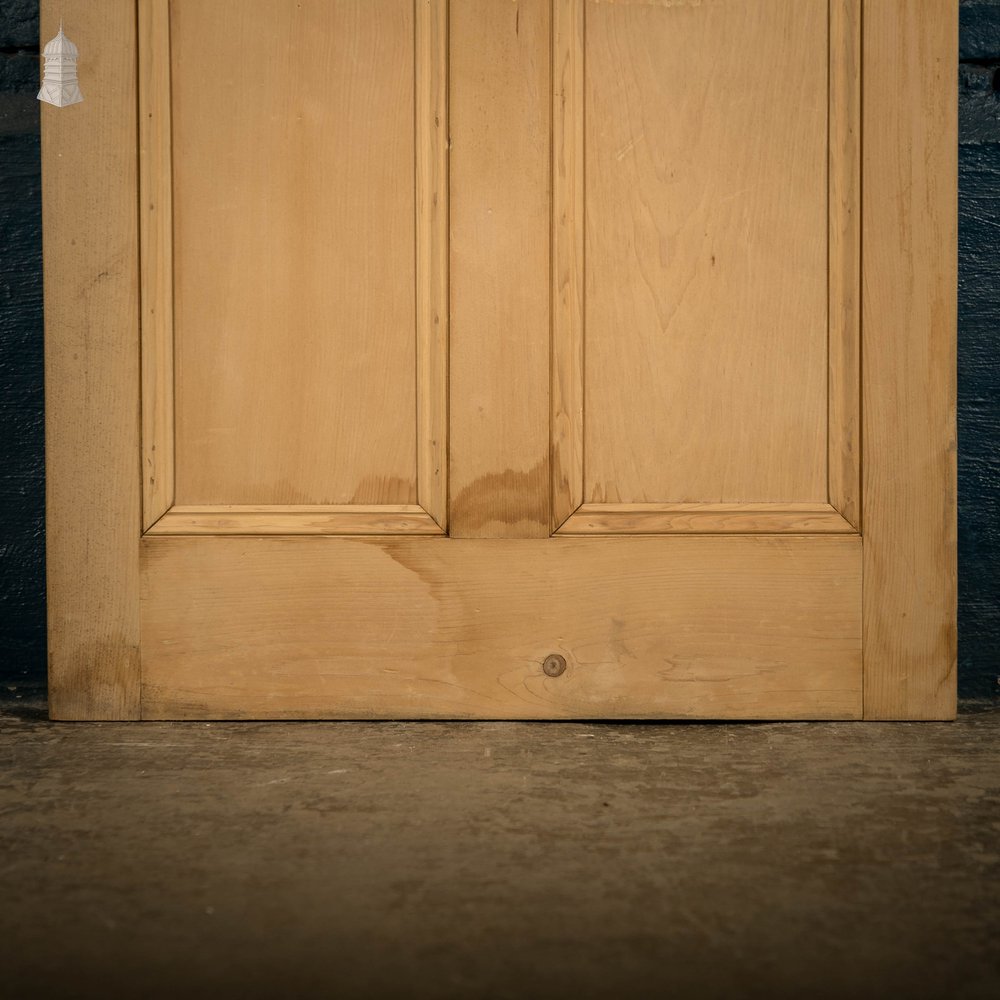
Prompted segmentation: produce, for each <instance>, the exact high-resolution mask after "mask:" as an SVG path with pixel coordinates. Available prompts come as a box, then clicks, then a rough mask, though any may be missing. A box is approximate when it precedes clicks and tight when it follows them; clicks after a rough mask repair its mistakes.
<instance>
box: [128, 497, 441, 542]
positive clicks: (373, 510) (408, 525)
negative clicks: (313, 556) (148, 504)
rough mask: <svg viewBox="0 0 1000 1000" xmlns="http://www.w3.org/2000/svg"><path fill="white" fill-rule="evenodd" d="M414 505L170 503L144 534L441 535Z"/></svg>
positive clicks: (425, 512)
mask: <svg viewBox="0 0 1000 1000" xmlns="http://www.w3.org/2000/svg"><path fill="white" fill-rule="evenodd" d="M443 534H444V531H443V529H442V528H441V526H440V525H439V524H438V523H437V521H436V520H435V519H434V518H433V517H431V515H430V514H428V513H427V511H426V510H424V509H423V507H420V506H418V505H417V504H370V505H369V504H331V505H315V506H313V505H310V504H284V505H277V504H276V505H250V504H217V505H187V504H182V505H178V506H174V507H171V508H170V510H168V511H167V512H166V513H165V514H164V515H163V516H162V517H161V518H160V519H159V520H158V521H156V523H155V524H153V525H152V526H151V527H150V528H148V529H147V530H146V535H443Z"/></svg>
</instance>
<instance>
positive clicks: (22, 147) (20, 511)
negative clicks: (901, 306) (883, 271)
mask: <svg viewBox="0 0 1000 1000" xmlns="http://www.w3.org/2000/svg"><path fill="white" fill-rule="evenodd" d="M961 16H962V37H961V58H962V65H961V72H960V78H959V102H960V103H959V107H960V113H961V128H960V134H961V148H960V158H959V171H960V179H959V212H960V235H959V243H960V246H959V275H960V277H959V359H958V369H959V370H958V375H959V400H958V404H959V413H958V417H959V420H958V422H959V685H960V690H961V693H962V694H963V695H964V696H966V697H996V696H997V695H998V694H1000V687H998V676H1000V0H963V2H962V5H961ZM37 87H38V4H37V0H2V8H0V683H2V684H3V685H4V687H6V688H8V689H11V688H18V687H33V686H38V685H41V684H43V683H44V677H45V624H44V598H45V588H44V534H43V526H44V479H43V453H42V302H41V212H40V206H39V196H40V186H39V143H38V108H37V102H36V101H35V92H36V90H37Z"/></svg>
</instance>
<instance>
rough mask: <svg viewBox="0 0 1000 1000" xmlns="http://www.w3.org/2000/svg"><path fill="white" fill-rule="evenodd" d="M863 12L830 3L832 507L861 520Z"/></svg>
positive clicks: (850, 3)
mask: <svg viewBox="0 0 1000 1000" xmlns="http://www.w3.org/2000/svg"><path fill="white" fill-rule="evenodd" d="M861 5H862V0H830V71H829V72H830V113H829V151H828V165H829V215H830V223H829V235H828V244H829V272H830V273H829V306H828V312H829V359H828V360H829V373H828V384H827V396H828V413H829V419H828V425H827V426H828V435H829V442H828V445H829V447H828V455H829V459H828V480H829V482H828V486H829V496H830V503H831V504H832V505H833V507H834V508H835V509H836V510H838V511H839V512H840V513H841V514H842V515H843V517H844V519H845V520H846V521H848V522H849V523H850V524H852V525H854V527H858V525H859V524H860V518H861Z"/></svg>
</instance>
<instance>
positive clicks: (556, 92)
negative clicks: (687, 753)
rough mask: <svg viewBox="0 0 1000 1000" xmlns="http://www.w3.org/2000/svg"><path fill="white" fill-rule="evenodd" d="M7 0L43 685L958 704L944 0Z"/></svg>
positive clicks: (951, 179) (578, 709)
mask: <svg viewBox="0 0 1000 1000" xmlns="http://www.w3.org/2000/svg"><path fill="white" fill-rule="evenodd" d="M42 13H43V34H44V35H46V37H51V35H52V34H54V33H55V31H56V25H57V19H58V17H59V16H63V17H64V18H65V19H66V20H67V22H71V23H72V30H71V31H70V36H71V37H72V38H73V40H74V41H75V42H76V43H77V44H78V45H79V46H80V52H81V57H80V79H81V86H82V89H83V92H84V95H85V96H84V102H83V103H82V104H79V105H75V106H73V107H71V108H66V109H54V108H49V107H43V109H42V129H43V155H44V176H43V198H44V226H45V296H46V406H47V410H46V434H47V455H46V461H47V479H48V487H47V489H48V496H47V505H48V536H47V539H48V540H47V545H48V557H47V558H48V575H49V582H48V587H49V647H50V693H51V699H52V701H51V705H52V708H51V710H52V714H53V715H54V716H55V717H58V718H67V719H72V718H81V719H83V718H136V717H139V716H140V715H141V716H142V717H145V718H213V717H225V718H251V717H262V718H271V717H282V718H306V717H316V718H392V717H406V718H419V717H434V718H449V717H452V718H469V719H472V718H525V719H529V718H531V719H542V718H586V717H590V718H592V717H603V718H671V717H673V718H747V719H752V718H795V719H806V718H860V717H866V718H873V719H891V718H914V719H919V718H949V717H951V716H952V715H953V714H954V711H955V534H956V532H955V478H954V477H955V465H954V448H955V442H954V405H955V372H954V362H955V290H956V274H955V229H956V198H955V193H956V174H957V165H956V152H955V149H956V146H955V142H956V111H955V106H954V101H953V94H954V79H955V73H956V54H955V53H956V51H957V50H956V45H957V39H956V26H957V8H956V5H955V3H954V2H953V0H926V2H917V0H830V3H827V2H826V0H768V2H763V0H760V2H754V0H745V2H744V0H724V2H718V3H679V4H678V3H672V2H663V3H660V2H646V0H643V2H632V0H622V2H615V3H609V2H603V0H518V2H514V3H512V2H511V0H475V2H471V0H462V2H459V0H455V2H453V3H448V2H447V0H412V2H402V0H370V2H353V0H239V2H237V0H217V2H213V3H212V4H203V3H198V2H195V0H169V2H168V0H138V5H135V4H133V3H131V2H129V0H109V2H108V3H105V4H99V5H98V4H91V5H84V4H83V3H82V2H81V0H67V3H65V4H63V6H62V7H60V8H59V9H58V10H56V8H55V7H54V5H53V4H52V3H51V0H43V12H42ZM67 29H68V30H69V24H67ZM720 67H725V71H724V72H722V71H721V70H720ZM265 140H266V141H265ZM350 536H354V537H350ZM447 536H450V537H447ZM552 655H557V656H561V657H564V658H565V660H566V664H567V666H566V670H565V672H564V673H562V674H560V675H559V676H549V675H547V674H546V673H545V671H543V670H542V666H541V665H542V663H543V662H544V661H545V659H546V657H550V656H552ZM557 673H558V671H557Z"/></svg>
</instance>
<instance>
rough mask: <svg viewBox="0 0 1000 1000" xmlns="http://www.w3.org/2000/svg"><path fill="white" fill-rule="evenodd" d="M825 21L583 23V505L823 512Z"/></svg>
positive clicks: (799, 13)
mask: <svg viewBox="0 0 1000 1000" xmlns="http://www.w3.org/2000/svg"><path fill="white" fill-rule="evenodd" d="M828 16H829V11H828V4H827V3H826V0H784V2H782V0H772V2H767V3H737V2H724V3H715V4H660V3H652V4H637V3H636V4H633V3H626V4H618V3H601V2H591V3H588V4H587V5H586V23H585V30H584V51H585V66H586V71H585V74H584V105H585V107H584V114H585V122H586V129H585V132H586V134H585V146H584V151H585V176H586V185H585V196H584V202H585V205H584V210H585V217H586V218H585V260H586V263H585V308H584V323H585V393H586V407H585V411H586V420H585V459H584V465H585V471H586V484H585V498H586V499H587V500H588V501H590V502H605V503H622V502H624V503H629V502H703V503H704V502H708V503H719V502H728V503H745V502H777V501H784V502H810V501H811V502H825V501H826V500H827V499H828V496H827V436H826V424H827V405H826V398H827V377H828V376H827V225H828V212H827V110H828V109H827V105H828V51H829V45H828V38H829V33H828Z"/></svg>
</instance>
